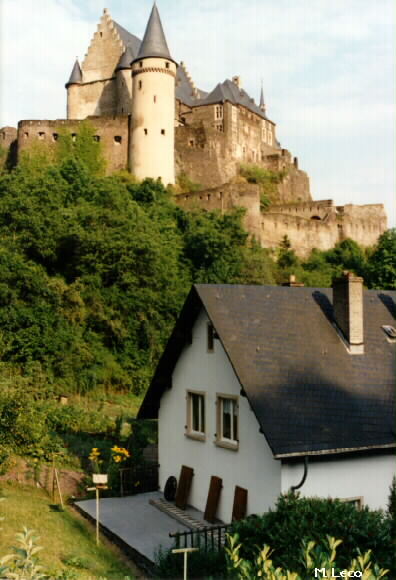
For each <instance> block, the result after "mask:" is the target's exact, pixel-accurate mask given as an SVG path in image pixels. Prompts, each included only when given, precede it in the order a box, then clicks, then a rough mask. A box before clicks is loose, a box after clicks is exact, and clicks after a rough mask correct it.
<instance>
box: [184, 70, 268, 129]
mask: <svg viewBox="0 0 396 580" xmlns="http://www.w3.org/2000/svg"><path fill="white" fill-rule="evenodd" d="M225 101H228V102H229V103H232V104H233V105H242V106H243V107H246V109H249V111H252V113H255V114H256V115H258V116H259V117H261V118H262V119H267V120H268V117H267V116H266V114H265V113H264V111H262V110H261V109H260V107H258V106H257V105H256V103H255V102H254V99H252V98H251V97H249V95H248V94H247V92H246V91H244V90H243V89H240V88H239V87H238V86H237V85H236V84H235V83H234V82H232V81H230V79H226V80H225V81H224V82H223V83H219V84H218V85H216V87H215V88H214V89H213V91H212V92H211V93H209V95H208V96H207V97H206V98H205V99H202V100H200V101H198V102H196V103H195V105H202V106H203V105H214V104H216V103H224V102H225Z"/></svg>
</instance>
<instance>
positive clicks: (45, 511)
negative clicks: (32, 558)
mask: <svg viewBox="0 0 396 580" xmlns="http://www.w3.org/2000/svg"><path fill="white" fill-rule="evenodd" d="M1 496H2V497H5V498H6V500H5V501H2V502H0V516H3V517H4V518H5V519H4V520H3V521H2V522H1V524H0V525H1V526H2V531H0V558H1V557H3V556H4V555H5V554H9V553H11V552H12V550H11V549H10V548H11V547H12V546H15V545H16V543H15V534H16V533H17V532H21V531H22V528H23V526H26V527H27V528H28V529H30V530H34V531H35V536H37V537H38V540H37V542H36V544H37V545H39V546H42V547H43V549H42V550H41V551H40V552H39V553H38V558H39V563H40V564H41V565H42V566H43V567H44V570H45V572H46V573H48V574H51V575H53V576H55V577H57V576H58V577H63V578H67V579H69V578H70V580H88V579H89V580H99V579H100V580H104V579H106V580H124V578H125V577H129V578H131V579H132V578H138V577H139V574H138V572H137V570H136V568H135V567H134V566H133V564H132V563H131V564H129V563H128V562H127V560H126V558H124V557H123V555H122V554H121V553H120V552H119V550H118V549H117V548H115V547H114V546H112V545H111V544H110V543H109V542H108V541H107V540H105V539H103V538H101V544H100V546H96V544H95V530H94V528H93V526H92V525H90V524H89V523H88V522H87V521H85V520H84V519H83V518H82V517H81V516H79V515H77V514H76V513H75V512H74V511H73V510H72V508H70V507H66V508H65V511H63V512H62V511H54V510H53V509H52V508H51V503H52V502H51V499H50V498H49V497H48V495H47V494H46V493H45V492H44V491H43V490H41V489H37V488H34V487H31V486H24V485H20V484H16V483H13V484H11V483H1V486H0V497H1ZM63 570H65V571H67V573H66V574H65V575H64V576H62V571H63Z"/></svg>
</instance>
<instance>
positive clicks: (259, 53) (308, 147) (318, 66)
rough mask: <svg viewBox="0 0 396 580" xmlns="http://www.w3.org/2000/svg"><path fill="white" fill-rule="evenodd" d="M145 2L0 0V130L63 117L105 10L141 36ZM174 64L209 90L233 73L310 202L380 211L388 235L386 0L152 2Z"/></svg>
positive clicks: (390, 149) (391, 62) (391, 209)
mask: <svg viewBox="0 0 396 580" xmlns="http://www.w3.org/2000/svg"><path fill="white" fill-rule="evenodd" d="M151 6H152V0H0V39H1V40H0V79H1V81H0V127H3V126H16V124H17V122H18V120H21V119H56V118H65V116H66V90H65V88H64V85H65V83H66V82H67V80H68V78H69V76H70V72H71V69H72V66H73V63H74V60H75V58H76V56H78V58H79V59H80V61H81V60H82V59H83V58H84V55H85V53H86V51H87V48H88V45H89V42H90V40H91V38H92V36H93V33H94V32H95V29H96V26H97V23H98V21H99V19H100V16H101V14H102V11H103V8H104V7H106V8H108V10H109V12H110V15H111V17H112V18H113V19H114V20H116V21H117V22H118V23H119V24H121V25H122V26H123V27H124V28H126V29H127V30H129V31H130V32H132V33H133V34H135V35H136V36H138V37H140V38H142V36H143V34H144V29H145V25H146V23H147V19H148V17H149V14H150V10H151ZM157 6H158V9H159V11H160V14H161V18H162V23H163V27H164V30H165V34H166V37H167V41H168V45H169V48H170V51H171V54H172V56H173V58H174V59H175V60H177V61H184V63H185V64H186V66H187V69H188V71H189V72H190V74H191V76H192V78H193V80H194V82H195V84H196V85H197V86H198V87H199V88H201V89H204V90H207V91H208V90H212V89H213V88H214V87H215V85H216V84H217V82H219V81H223V80H225V79H226V78H231V77H232V76H235V75H239V76H240V77H241V82H242V86H243V88H244V89H245V90H246V91H247V92H248V93H249V94H250V95H251V96H252V97H254V98H255V99H256V101H258V99H259V93H260V87H261V82H262V83H263V87H264V94H265V101H266V106H267V115H268V117H269V118H270V119H271V120H272V121H274V122H275V123H276V125H277V136H278V139H279V141H280V142H281V145H282V147H283V148H285V149H288V150H289V151H290V152H291V153H292V155H294V156H297V157H298V159H299V167H300V168H301V169H303V170H305V171H307V173H308V175H309V177H310V181H311V193H312V197H313V199H333V200H334V202H335V203H336V204H337V205H343V204H346V203H354V204H367V203H383V204H384V205H385V209H386V211H387V214H388V224H389V226H392V227H393V226H395V196H394V191H395V166H394V162H395V161H394V160H395V135H394V131H395V82H394V80H395V79H394V70H395V35H394V22H395V2H394V0H249V1H247V0H157Z"/></svg>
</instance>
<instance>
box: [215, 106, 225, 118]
mask: <svg viewBox="0 0 396 580" xmlns="http://www.w3.org/2000/svg"><path fill="white" fill-rule="evenodd" d="M222 118H223V106H222V105H216V106H215V119H222Z"/></svg>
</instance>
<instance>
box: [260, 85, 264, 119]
mask: <svg viewBox="0 0 396 580" xmlns="http://www.w3.org/2000/svg"><path fill="white" fill-rule="evenodd" d="M260 109H261V110H262V111H263V113H265V102H264V89H263V85H262V84H261V93H260Z"/></svg>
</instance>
